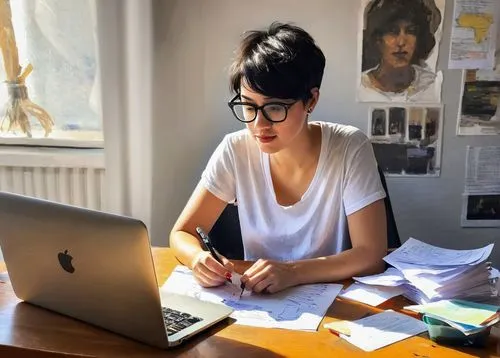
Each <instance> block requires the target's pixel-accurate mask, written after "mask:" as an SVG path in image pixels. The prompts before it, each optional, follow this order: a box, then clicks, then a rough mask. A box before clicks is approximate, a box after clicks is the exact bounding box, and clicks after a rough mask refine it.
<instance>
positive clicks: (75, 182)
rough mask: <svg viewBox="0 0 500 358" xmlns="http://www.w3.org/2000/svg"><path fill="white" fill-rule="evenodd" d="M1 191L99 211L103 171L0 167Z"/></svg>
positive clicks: (93, 169)
mask: <svg viewBox="0 0 500 358" xmlns="http://www.w3.org/2000/svg"><path fill="white" fill-rule="evenodd" d="M0 190H1V191H7V192H12V193H17V194H23V195H28V196H33V197H37V198H41V199H47V200H52V201H56V202H59V203H63V204H71V205H76V206H80V207H84V208H88V209H94V210H102V209H103V207H104V169H103V168H66V167H65V168H57V167H55V168H54V167H10V166H0Z"/></svg>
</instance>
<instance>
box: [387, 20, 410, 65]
mask: <svg viewBox="0 0 500 358" xmlns="http://www.w3.org/2000/svg"><path fill="white" fill-rule="evenodd" d="M416 46H417V27H416V26H415V25H414V24H412V23H410V22H408V21H398V22H396V23H394V25H393V26H392V27H391V28H390V29H389V31H387V32H386V33H385V34H384V35H382V37H381V39H380V40H379V49H380V52H381V54H382V64H383V65H384V66H390V67H393V68H401V67H406V66H409V65H410V64H411V61H412V59H413V55H414V54H415V49H416Z"/></svg>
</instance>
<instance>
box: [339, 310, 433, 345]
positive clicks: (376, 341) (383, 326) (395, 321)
mask: <svg viewBox="0 0 500 358" xmlns="http://www.w3.org/2000/svg"><path fill="white" fill-rule="evenodd" d="M348 329H349V330H350V333H351V334H350V335H349V336H347V335H345V334H340V337H342V338H343V339H345V340H346V341H348V342H349V343H351V344H354V345H355V346H357V347H359V348H361V349H362V350H364V351H366V352H371V351H374V350H376V349H379V348H382V347H385V346H388V345H390V344H393V343H396V342H399V341H401V340H403V339H406V338H409V337H412V336H415V335H417V334H420V333H422V332H425V331H427V327H426V325H425V323H424V322H422V321H419V320H418V319H415V318H413V317H409V316H406V315H404V314H401V313H397V312H394V311H392V310H389V311H384V312H381V313H378V314H375V315H373V316H369V317H366V318H363V319H360V320H358V321H354V322H349V323H348Z"/></svg>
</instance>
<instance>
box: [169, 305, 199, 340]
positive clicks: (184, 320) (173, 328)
mask: <svg viewBox="0 0 500 358" xmlns="http://www.w3.org/2000/svg"><path fill="white" fill-rule="evenodd" d="M162 310H163V319H164V321H165V327H166V328H167V336H171V335H172V334H175V333H177V332H179V331H181V330H183V329H184V328H188V327H189V326H191V325H193V324H195V323H197V322H200V321H202V320H203V318H200V317H195V316H192V315H190V314H189V313H186V312H180V311H176V310H173V309H171V308H167V307H162Z"/></svg>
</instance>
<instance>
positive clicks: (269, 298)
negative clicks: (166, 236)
mask: <svg viewBox="0 0 500 358" xmlns="http://www.w3.org/2000/svg"><path fill="white" fill-rule="evenodd" d="M234 279H235V277H233V284H229V283H227V284H225V285H222V286H220V287H214V288H203V287H201V286H200V285H199V284H198V283H197V282H196V280H195V279H194V277H193V274H192V272H191V270H189V269H188V268H186V267H185V266H177V267H176V268H175V270H174V271H173V272H172V274H171V275H170V276H169V278H168V279H167V281H166V282H165V284H164V285H163V286H162V287H161V288H160V291H164V292H173V293H177V294H182V295H187V296H191V297H195V298H198V299H200V300H203V301H210V302H215V303H222V304H224V305H227V306H229V307H231V308H233V309H234V312H233V313H232V314H231V317H232V318H234V319H235V320H236V323H237V324H242V325H247V326H255V327H268V328H285V329H294V330H306V331H315V330H317V328H318V326H319V324H320V322H321V320H322V319H323V316H324V315H325V313H326V311H327V309H328V307H330V305H331V304H332V302H333V301H334V300H335V298H336V297H337V295H338V294H339V292H340V291H341V290H342V285H338V284H312V285H302V286H297V287H292V288H290V289H287V290H284V291H282V292H278V293H275V294H272V295H268V294H263V295H260V294H254V293H250V292H248V291H245V294H244V295H243V297H241V298H240V292H241V289H240V287H239V283H237V284H235V283H234V282H235V280H234Z"/></svg>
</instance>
